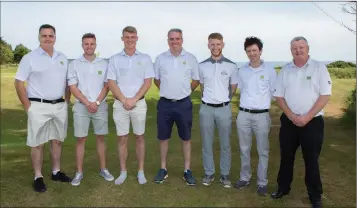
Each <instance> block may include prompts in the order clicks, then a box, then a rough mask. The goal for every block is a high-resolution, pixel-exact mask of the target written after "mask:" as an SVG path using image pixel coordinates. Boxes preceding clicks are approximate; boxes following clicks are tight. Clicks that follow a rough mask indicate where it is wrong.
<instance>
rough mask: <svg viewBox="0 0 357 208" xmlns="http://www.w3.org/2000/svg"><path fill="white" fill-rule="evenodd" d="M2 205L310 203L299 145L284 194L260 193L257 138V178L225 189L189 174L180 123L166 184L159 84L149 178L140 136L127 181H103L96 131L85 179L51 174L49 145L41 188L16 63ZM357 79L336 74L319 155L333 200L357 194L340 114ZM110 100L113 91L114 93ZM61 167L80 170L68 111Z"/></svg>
mask: <svg viewBox="0 0 357 208" xmlns="http://www.w3.org/2000/svg"><path fill="white" fill-rule="evenodd" d="M1 72H2V73H1V130H2V131H1V206H11V207H13V206H20V207H22V206H26V207H27V206H31V207H33V206H45V207H50V206H76V207H78V206H80V207H87V206H96V207H103V206H106V207H109V206H110V207H114V206H115V207H134V206H149V207H158V206H165V207H168V206H187V207H192V206H196V207H197V206H199V207H203V206H221V207H248V206H249V207H262V206H265V207H302V206H309V201H308V198H307V193H306V187H305V183H304V172H305V168H304V162H303V159H302V155H301V151H300V150H298V153H297V155H296V162H295V172H294V181H293V183H292V191H291V194H290V195H288V196H286V197H284V198H283V199H280V200H272V199H271V198H270V197H268V196H267V197H259V196H257V195H256V193H255V190H256V188H255V186H256V168H257V162H258V157H257V152H256V143H255V141H253V147H252V153H251V155H252V161H251V164H252V171H253V177H252V184H251V185H250V187H249V188H247V189H245V190H240V191H238V190H236V189H233V188H231V189H225V188H223V187H222V186H221V185H220V184H219V183H218V182H214V183H213V185H212V186H210V187H204V186H203V185H201V184H200V183H199V184H198V185H197V186H196V187H188V186H186V185H185V184H184V182H183V180H182V173H183V156H182V150H181V143H180V139H179V138H178V136H177V131H176V129H175V128H174V131H173V134H172V135H173V136H172V138H171V140H170V143H169V145H170V147H169V153H168V171H169V176H170V177H169V178H168V180H167V181H166V182H165V183H164V184H160V185H158V184H155V183H153V182H152V180H153V178H154V176H155V174H156V172H157V170H158V168H159V166H160V156H159V143H158V141H157V139H156V102H157V99H158V90H157V89H156V87H154V86H153V87H152V88H151V89H150V92H149V93H148V95H147V96H146V100H147V103H148V117H147V128H146V134H145V136H146V160H145V172H146V176H147V179H148V180H149V182H148V184H146V185H143V186H140V185H139V184H138V183H137V181H136V171H137V163H136V158H135V138H134V137H133V136H131V139H130V142H129V157H128V162H127V164H128V179H127V180H126V182H125V183H124V184H123V185H121V186H116V185H114V182H106V181H104V180H103V179H102V178H101V177H100V176H99V174H98V170H99V164H98V160H97V155H96V149H95V140H94V136H93V134H92V133H90V135H89V138H88V141H87V144H86V155H85V162H84V180H83V182H82V184H81V185H80V186H79V187H72V186H71V185H70V184H63V183H55V182H52V181H51V180H49V174H50V171H51V163H50V157H49V153H48V149H49V146H48V145H46V146H45V150H46V152H45V156H44V166H43V174H45V175H44V176H45V182H46V184H47V188H48V190H47V192H45V193H41V194H39V193H35V192H33V190H32V187H31V183H32V181H33V171H32V167H31V160H30V149H29V147H27V146H26V125H27V116H26V113H25V112H24V110H23V108H22V106H21V104H20V102H19V101H18V98H17V96H16V92H15V90H14V85H13V76H14V68H10V69H1ZM355 81H356V80H355V79H343V80H342V79H341V80H337V79H334V80H333V95H332V97H331V102H330V103H329V104H328V106H327V107H326V110H325V112H326V117H325V121H326V122H325V140H324V143H323V149H322V152H321V156H320V169H321V178H322V182H323V188H324V195H323V198H324V204H325V205H326V206H338V207H351V206H355V203H356V201H355V196H356V189H355V188H356V178H355V175H356V166H355V164H356V160H355V159H356V157H355V156H356V149H355V146H356V142H355V137H356V132H355V129H354V128H348V129H346V128H344V126H342V124H341V123H340V122H339V119H340V117H341V115H342V112H343V102H344V98H345V97H346V95H347V94H348V92H349V91H350V89H352V88H353V87H354V83H355ZM199 94H200V92H199V90H196V92H194V93H193V95H192V99H193V102H194V121H193V129H192V135H193V136H192V145H193V146H192V170H193V173H194V175H195V176H196V178H197V179H198V182H200V180H201V177H202V176H203V174H204V172H203V167H202V157H201V138H200V132H199V118H198V110H199V102H200V100H199ZM108 102H109V104H110V106H111V105H112V103H113V98H112V96H111V95H110V96H109V99H108ZM237 106H238V100H237V97H236V98H234V99H233V117H234V118H235V117H236V115H237ZM109 109H110V113H109V115H110V119H109V130H110V134H109V135H108V137H107V147H108V148H107V164H108V168H109V170H110V171H111V172H112V173H113V174H114V176H115V177H118V175H119V173H120V169H119V160H118V156H117V152H116V141H117V139H116V136H115V127H114V122H113V120H112V116H111V115H112V107H110V108H109ZM279 115H280V110H279V109H278V108H277V106H276V105H275V104H274V105H273V107H272V110H271V116H272V124H273V126H272V129H271V134H270V160H269V169H268V180H269V185H268V190H269V192H272V191H274V190H275V188H276V176H277V173H278V169H279V162H280V158H279V157H280V156H279V142H278V133H279ZM232 122H233V131H232V138H231V146H232V168H231V179H232V181H236V180H237V179H238V177H239V170H240V156H239V150H238V139H237V132H236V127H235V119H233V121H232ZM63 146H64V147H63V153H62V168H61V169H62V170H63V171H65V172H66V173H68V174H70V175H71V176H73V175H74V174H75V170H76V169H75V153H74V150H75V139H74V137H73V123H72V112H71V111H70V112H69V128H68V138H67V139H66V140H65V142H64V144H63ZM214 150H215V162H216V172H217V173H219V142H218V139H216V140H215V143H214Z"/></svg>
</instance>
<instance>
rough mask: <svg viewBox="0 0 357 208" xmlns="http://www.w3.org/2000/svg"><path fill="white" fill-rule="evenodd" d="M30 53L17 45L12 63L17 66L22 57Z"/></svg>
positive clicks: (20, 45) (25, 48)
mask: <svg viewBox="0 0 357 208" xmlns="http://www.w3.org/2000/svg"><path fill="white" fill-rule="evenodd" d="M30 51H31V50H30V49H28V48H27V47H25V46H24V45H22V44H19V45H17V46H16V47H15V50H14V63H17V64H18V63H20V61H21V59H22V57H23V56H24V55H26V54H27V53H29V52H30Z"/></svg>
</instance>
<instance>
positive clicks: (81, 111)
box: [67, 33, 114, 186]
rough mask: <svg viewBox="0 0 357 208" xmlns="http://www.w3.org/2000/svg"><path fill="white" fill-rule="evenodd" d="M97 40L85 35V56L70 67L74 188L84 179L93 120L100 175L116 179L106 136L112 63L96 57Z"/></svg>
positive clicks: (91, 35)
mask: <svg viewBox="0 0 357 208" xmlns="http://www.w3.org/2000/svg"><path fill="white" fill-rule="evenodd" d="M96 47H97V44H96V37H95V35H94V34H92V33H87V34H84V35H83V36H82V48H83V51H84V54H83V55H82V56H81V57H80V58H78V59H76V60H74V61H72V62H71V63H70V64H69V68H68V75H67V79H68V86H69V87H70V89H71V92H72V94H73V95H74V96H75V97H76V102H75V103H74V105H73V110H72V111H73V124H74V135H75V137H77V145H76V163H77V173H76V175H75V177H74V178H73V180H72V182H71V183H72V185H73V186H78V185H79V184H80V183H81V180H82V179H83V158H84V147H85V142H86V140H87V136H88V129H89V125H90V121H91V120H92V122H93V127H94V134H95V135H96V140H97V142H96V143H97V153H98V156H99V164H100V175H101V176H102V177H104V179H105V180H107V181H112V180H114V177H113V176H112V175H111V174H110V173H109V171H108V169H107V168H106V164H105V163H106V161H105V152H106V147H105V142H104V136H105V135H107V134H108V104H107V103H106V100H105V98H106V96H107V94H108V84H107V80H106V75H107V68H108V63H107V61H106V60H104V59H101V58H99V57H96V55H95V54H94V52H95V49H96Z"/></svg>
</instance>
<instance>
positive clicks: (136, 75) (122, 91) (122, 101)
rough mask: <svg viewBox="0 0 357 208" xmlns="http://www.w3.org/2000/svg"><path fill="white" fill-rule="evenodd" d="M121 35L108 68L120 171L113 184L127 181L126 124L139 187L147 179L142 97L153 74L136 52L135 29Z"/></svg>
mask: <svg viewBox="0 0 357 208" xmlns="http://www.w3.org/2000/svg"><path fill="white" fill-rule="evenodd" d="M122 35H123V36H122V38H121V39H122V41H123V42H124V50H122V51H121V52H120V53H118V54H116V55H114V56H112V57H111V58H110V60H109V66H108V84H109V89H110V90H111V91H112V93H113V96H114V97H115V98H116V100H115V102H114V105H113V119H114V122H115V125H116V131H117V136H118V153H119V160H120V170H121V171H120V175H119V177H118V178H117V179H116V180H115V184H117V185H120V184H122V183H124V181H125V179H126V178H127V168H126V159H127V157H128V148H127V144H128V138H129V129H130V122H131V124H132V127H133V132H134V134H135V137H136V156H137V160H138V174H137V179H138V183H139V184H145V183H146V182H147V180H146V178H145V174H144V159H145V140H144V133H145V124H146V112H147V104H146V101H145V98H144V96H145V94H146V92H147V91H148V90H149V88H150V86H151V82H152V78H153V77H154V76H155V71H154V68H153V63H152V60H151V58H150V56H149V55H147V54H144V53H141V52H139V51H138V50H137V49H136V43H137V41H138V35H137V30H136V28H135V27H132V26H127V27H125V28H124V29H123V32H122Z"/></svg>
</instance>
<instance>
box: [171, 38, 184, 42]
mask: <svg viewBox="0 0 357 208" xmlns="http://www.w3.org/2000/svg"><path fill="white" fill-rule="evenodd" d="M181 39H182V38H169V41H174V40H177V41H179V40H181Z"/></svg>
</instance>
